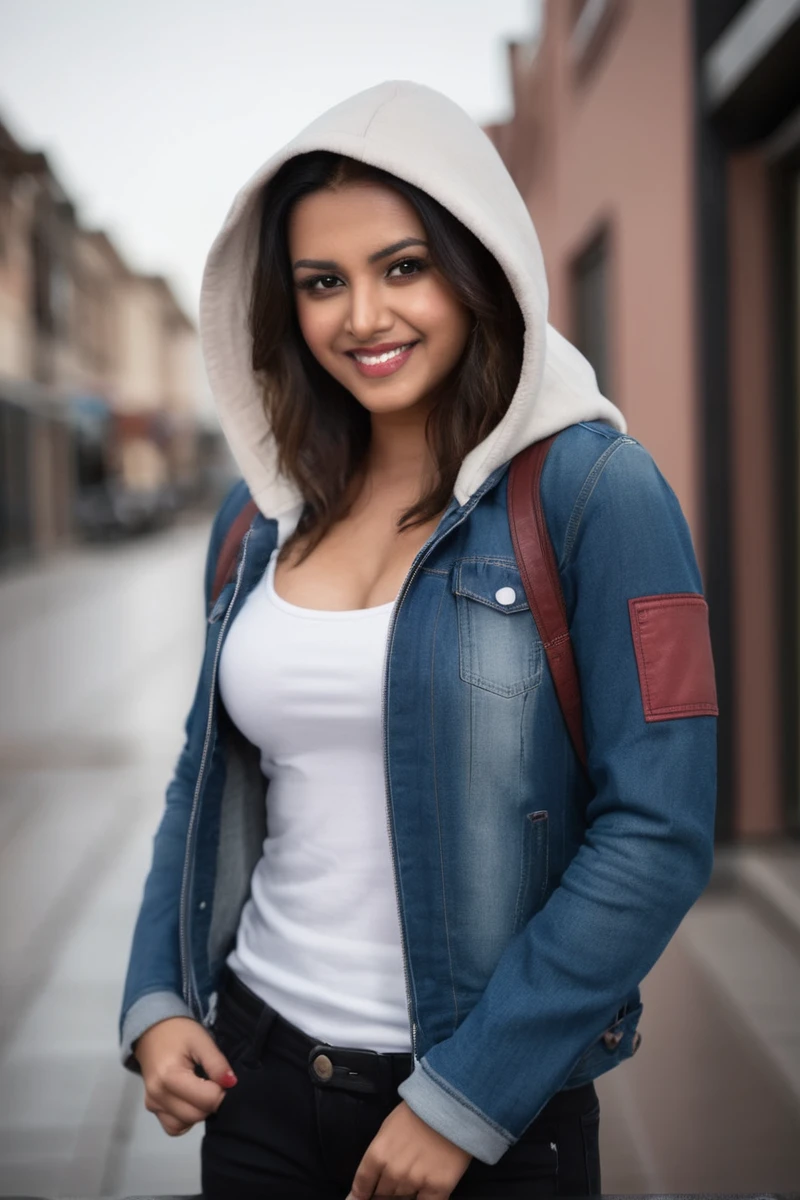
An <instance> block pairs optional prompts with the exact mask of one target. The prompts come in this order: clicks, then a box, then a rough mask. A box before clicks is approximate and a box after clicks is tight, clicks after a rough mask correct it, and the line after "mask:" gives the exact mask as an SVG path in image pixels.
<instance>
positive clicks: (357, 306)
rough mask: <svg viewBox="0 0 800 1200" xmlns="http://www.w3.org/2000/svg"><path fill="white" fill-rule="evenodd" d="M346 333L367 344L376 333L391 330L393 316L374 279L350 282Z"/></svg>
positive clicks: (384, 295) (381, 290)
mask: <svg viewBox="0 0 800 1200" xmlns="http://www.w3.org/2000/svg"><path fill="white" fill-rule="evenodd" d="M349 292H350V311H349V313H348V318H347V324H348V332H349V333H350V334H351V335H352V337H354V338H356V339H357V340H358V341H359V342H369V341H370V340H372V339H373V338H374V335H375V334H376V333H382V332H385V331H386V330H387V329H391V327H392V324H393V322H394V316H393V315H392V312H391V309H390V308H389V306H388V304H387V302H386V294H385V292H384V291H383V289H382V288H381V286H380V283H379V282H377V281H376V280H374V279H364V280H360V281H359V280H351V282H350V289H349Z"/></svg>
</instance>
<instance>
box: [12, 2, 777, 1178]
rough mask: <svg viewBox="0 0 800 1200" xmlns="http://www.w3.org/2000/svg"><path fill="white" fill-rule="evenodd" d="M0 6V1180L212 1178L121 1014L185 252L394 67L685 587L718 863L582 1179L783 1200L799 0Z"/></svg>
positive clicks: (179, 669)
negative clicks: (466, 131)
mask: <svg viewBox="0 0 800 1200" xmlns="http://www.w3.org/2000/svg"><path fill="white" fill-rule="evenodd" d="M294 7H299V6H294ZM489 9H491V12H488V11H487V10H489ZM398 21H399V24H398ZM0 27H2V34H1V35H0V681H2V687H0V1195H12V1194H21V1193H24V1194H27V1195H37V1196H43V1197H51V1196H52V1197H58V1196H85V1197H100V1196H120V1197H121V1196H125V1195H133V1194H144V1193H152V1194H155V1195H157V1194H159V1193H161V1194H166V1193H171V1192H176V1193H180V1192H183V1193H192V1192H193V1191H196V1190H197V1189H198V1187H199V1169H198V1146H199V1136H200V1135H199V1131H196V1130H195V1131H193V1132H192V1133H191V1134H189V1135H187V1136H185V1137H183V1138H180V1139H175V1140H173V1139H169V1138H167V1137H166V1136H165V1135H164V1134H163V1133H162V1132H161V1129H160V1126H159V1125H158V1123H157V1121H156V1120H155V1118H154V1117H152V1116H151V1115H150V1114H148V1113H146V1112H145V1110H144V1108H143V1105H142V1089H141V1082H140V1080H139V1079H138V1078H136V1077H134V1076H133V1075H130V1074H129V1073H127V1072H125V1071H124V1070H123V1069H122V1068H121V1066H120V1064H119V1061H118V1057H117V1049H116V1043H117V1033H116V1022H117V1015H118V1008H119V1002H120V996H121V988H122V978H123V973H124V969H125V964H126V961H127V954H128V948H129V941H130V935H131V931H132V925H133V920H134V917H135V913H136V910H137V907H138V903H139V899H140V895H141V888H142V885H143V881H144V876H145V873H146V870H147V866H148V861H149V855H150V848H151V839H152V835H153V833H154V830H155V826H156V824H157V821H158V819H159V814H160V811H161V806H162V803H163V794H164V789H165V787H166V784H167V782H168V780H169V776H170V773H171V770H172V768H173V765H174V762H175V758H176V756H177V753H178V750H179V746H180V742H181V737H182V731H183V730H182V727H183V720H184V718H185V713H186V711H187V710H188V707H189V704H190V701H191V696H192V693H193V690H194V685H195V674H196V671H197V668H198V666H199V656H200V649H201V643H202V638H203V620H204V617H203V611H202V596H201V572H202V563H203V556H204V552H205V544H206V538H207V534H208V527H209V521H210V515H211V513H212V511H213V508H214V505H215V503H216V502H217V500H218V499H219V497H220V495H221V494H222V492H223V490H224V489H225V487H226V485H227V483H228V482H229V481H230V480H231V479H232V478H234V472H235V468H234V466H233V464H232V462H231V460H230V458H229V456H228V454H227V451H226V448H225V444H224V439H223V438H222V436H221V433H220V431H219V428H218V426H217V423H216V418H215V415H214V409H213V402H212V400H211V397H210V395H209V393H208V388H207V384H206V382H205V380H204V376H203V372H202V366H201V360H200V354H199V343H198V333H197V313H196V308H197V293H198V288H199V278H200V272H201V270H202V265H203V261H204V258H205V254H206V252H207V249H208V247H209V245H210V242H211V240H212V238H213V236H214V235H215V233H216V230H217V228H218V226H219V225H220V224H221V222H222V219H223V217H224V214H225V211H226V209H227V207H228V204H229V203H230V201H231V200H232V198H233V195H234V193H235V191H236V189H237V188H238V187H239V186H240V185H241V184H242V183H243V182H244V180H245V179H246V178H247V177H248V175H249V174H250V173H251V172H252V171H253V170H254V169H255V168H256V167H257V166H258V165H259V164H260V163H261V162H262V161H263V160H264V159H265V158H266V157H267V156H268V155H269V154H271V153H273V152H274V150H276V149H277V148H278V147H279V146H280V145H282V144H283V143H284V142H285V141H286V140H288V138H289V137H291V136H292V135H293V134H294V133H295V132H297V131H298V130H299V129H300V128H301V127H302V126H303V125H304V124H306V123H307V122H308V121H309V120H310V119H311V118H312V117H313V116H314V115H316V114H317V113H318V112H320V111H322V110H323V109H324V108H327V107H329V106H330V105H332V104H334V103H336V101H337V100H339V99H341V98H344V97H345V96H347V95H349V94H351V93H353V92H355V91H357V90H359V89H360V88H362V87H367V86H370V85H371V84H373V83H376V82H378V81H380V80H382V79H386V78H409V79H415V80H417V81H419V82H423V83H428V84H430V85H432V86H434V87H438V88H440V89H441V90H443V91H445V92H447V94H449V95H451V96H452V97H453V99H455V100H456V101H458V102H459V103H460V104H462V105H463V106H464V107H465V108H466V109H467V110H468V111H469V112H470V113H471V114H472V115H473V116H474V117H475V118H476V120H478V121H479V122H480V123H481V124H482V125H483V127H484V129H485V130H486V133H487V135H488V136H489V137H490V138H491V139H492V140H493V141H494V143H495V145H496V146H497V148H498V150H499V152H500V154H501V155H502V156H503V158H504V160H505V162H506V164H507V166H508V168H509V170H510V171H511V173H512V175H513V176H514V178H515V180H516V182H517V184H518V186H519V188H520V191H521V192H522V194H523V196H524V197H525V199H526V202H527V203H528V205H529V207H530V210H531V213H532V215H533V218H534V221H535V224H536V227H537V230H538V233H539V237H540V240H541V242H542V246H543V251H544V256H545V261H546V265H547V271H548V278H549V282H550V295H551V305H550V312H551V318H550V319H551V321H552V323H553V324H554V325H555V326H556V327H557V328H558V329H560V330H561V331H562V332H563V333H564V334H566V336H568V337H569V338H570V339H571V340H573V341H574V342H575V343H576V344H577V345H578V346H579V347H580V348H581V349H582V350H583V351H584V353H585V354H586V355H587V357H588V358H589V360H590V361H591V363H592V365H593V366H594V368H595V370H596V372H597V375H598V379H599V381H600V384H601V387H602V388H603V390H604V391H605V393H606V394H607V395H609V396H610V397H611V398H612V399H613V400H614V402H615V403H616V404H618V405H619V407H620V408H621V409H622V410H623V412H624V413H625V415H626V418H627V421H628V426H629V432H630V433H631V434H632V435H633V436H635V437H637V438H638V439H639V440H641V441H642V442H643V443H644V444H645V445H646V446H647V448H648V449H649V450H650V451H651V452H652V453H653V455H654V457H655V459H656V461H657V462H658V464H659V466H660V467H661V469H662V471H663V472H664V474H665V475H666V477H667V479H668V480H669V481H670V483H671V484H672V486H673V488H674V489H675V491H676V493H677V495H678V497H679V499H680V502H681V505H682V507H683V510H684V512H685V513H686V516H687V519H688V520H689V523H690V525H691V528H692V534H693V537H694V540H695V545H696V548H697V553H698V559H699V561H700V565H701V569H702V572H703V580H704V588H705V592H706V596H707V598H708V601H709V607H710V613H711V622H712V639H713V643H714V653H715V663H716V670H717V685H718V693H719V702H720V722H719V802H718V823H717V837H718V846H717V865H716V869H715V875H714V879H713V881H712V884H711V886H710V887H709V888H708V890H707V891H706V893H705V894H704V895H703V897H702V898H701V899H700V900H699V901H698V903H697V904H696V905H695V906H694V908H693V909H692V911H691V912H690V913H689V914H688V915H687V917H686V919H685V920H684V922H683V924H682V926H681V928H680V930H679V931H678V933H677V935H676V936H675V938H674V939H673V941H672V942H671V944H670V945H669V947H668V948H667V950H666V952H665V954H664V955H663V957H662V958H661V960H660V961H659V963H658V964H657V965H656V967H655V968H654V969H653V971H652V972H651V975H650V976H649V977H648V979H647V980H646V981H645V983H644V986H643V994H644V999H645V1012H644V1016H643V1019H642V1025H641V1027H640V1028H641V1032H642V1046H641V1050H640V1051H639V1053H638V1054H637V1055H636V1056H635V1057H634V1058H633V1059H632V1060H631V1061H630V1062H628V1063H626V1064H624V1065H623V1066H622V1067H621V1068H620V1069H619V1070H616V1071H613V1072H611V1073H610V1074H609V1075H606V1076H604V1077H602V1078H601V1079H600V1080H599V1081H598V1091H599V1093H600V1096H601V1105H602V1122H601V1136H602V1141H603V1163H604V1177H603V1184H604V1190H605V1191H606V1192H623V1193H624V1192H641V1193H647V1192H651V1193H655V1192H701V1191H707V1192H755V1191H769V1190H772V1191H790V1190H795V1191H798V1190H800V738H799V737H798V733H799V732H800V484H799V483H798V478H799V477H800V472H799V471H798V463H800V437H799V436H798V427H799V426H800V420H799V419H798V414H799V413H800V349H799V347H800V337H798V333H800V70H799V69H798V63H800V0H542V2H541V3H534V2H531V3H526V2H525V0H518V2H516V0H506V2H505V3H503V2H502V0H501V2H500V3H497V4H492V5H486V4H483V3H480V2H479V0H461V2H459V3H455V2H451V0H439V2H438V3H436V4H434V5H430V4H428V5H427V6H423V5H422V4H421V3H417V0H406V3H405V4H404V6H403V14H402V19H401V20H400V19H399V18H398V13H397V12H396V11H394V10H387V12H386V13H382V14H376V13H375V11H374V9H370V10H369V12H367V11H366V9H365V6H363V5H361V4H359V3H357V2H356V0H348V2H345V0H341V2H340V3H339V4H337V5H335V6H331V5H323V4H322V3H321V2H318V0H313V2H312V0H309V3H308V4H307V5H306V6H305V7H304V11H303V13H302V21H301V20H300V16H299V15H298V14H295V13H288V12H286V11H284V6H281V5H275V6H272V5H257V4H253V3H251V2H250V0H229V2H228V3H227V4H226V5H224V6H217V7H216V9H215V10H214V11H213V12H212V11H211V10H209V11H207V12H204V13H203V14H202V15H199V14H198V12H197V11H196V9H195V8H194V7H193V6H191V5H189V4H188V2H186V0H160V3H158V4H156V2H155V0H142V2H141V3H140V4H139V5H137V6H136V8H135V9H134V8H133V7H132V6H130V7H129V6H125V7H124V8H123V6H115V5H103V4H100V3H99V2H98V0H74V2H73V3H71V4H70V5H68V6H65V5H61V4H59V3H56V2H55V0H29V2H28V3H22V2H21V0H0Z"/></svg>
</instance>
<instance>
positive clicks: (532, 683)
mask: <svg viewBox="0 0 800 1200" xmlns="http://www.w3.org/2000/svg"><path fill="white" fill-rule="evenodd" d="M453 591H454V593H455V597H456V605H457V608H458V646H459V666H460V673H461V678H462V679H463V680H464V682H465V683H470V684H472V685H473V686H474V687H479V688H483V689H484V690H486V691H489V692H494V693H495V694H496V695H498V696H507V697H509V696H518V695H520V694H521V693H522V692H526V691H530V690H531V689H532V688H535V687H536V686H537V684H538V683H539V681H540V679H541V676H542V655H543V648H542V643H541V639H540V637H539V634H538V631H537V629H536V624H535V622H534V620H533V617H532V616H531V612H530V609H529V607H528V601H527V598H526V596H525V589H524V588H523V586H522V577H521V576H520V573H519V568H518V567H517V564H516V562H515V560H514V559H506V558H464V559H460V560H459V561H458V562H457V563H456V564H455V567H454V571H453Z"/></svg>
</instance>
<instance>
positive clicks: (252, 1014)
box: [220, 967, 414, 1098]
mask: <svg viewBox="0 0 800 1200" xmlns="http://www.w3.org/2000/svg"><path fill="white" fill-rule="evenodd" d="M220 992H221V994H222V995H223V996H224V997H225V999H226V1000H227V1001H229V1002H230V1003H232V1004H233V1005H234V1007H235V1008H237V1009H239V1011H240V1012H241V1013H243V1014H245V1015H246V1016H247V1017H248V1018H249V1020H250V1021H251V1022H252V1023H253V1026H254V1035H255V1036H254V1043H255V1044H253V1045H252V1046H251V1047H250V1050H249V1052H248V1057H249V1056H250V1055H254V1056H255V1057H260V1055H261V1054H262V1053H263V1051H264V1049H265V1047H266V1046H267V1045H268V1046H269V1047H270V1049H272V1050H275V1051H276V1052H278V1053H280V1054H282V1055H283V1056H284V1057H287V1058H290V1059H291V1060H292V1061H293V1062H294V1063H295V1064H296V1065H298V1066H302V1067H303V1068H304V1069H305V1070H306V1071H307V1072H308V1076H309V1079H310V1080H311V1082H312V1083H313V1084H315V1085H316V1086H317V1087H321V1088H326V1089H331V1090H340V1091H347V1092H360V1093H361V1094H362V1095H373V1096H376V1095H377V1096H384V1097H387V1098H388V1097H390V1096H391V1095H392V1094H393V1093H394V1092H395V1091H396V1089H397V1088H398V1087H399V1086H400V1084H401V1083H402V1082H403V1080H404V1079H407V1078H408V1076H409V1075H410V1074H411V1071H412V1069H413V1066H414V1060H413V1058H412V1056H411V1055H410V1054H379V1053H378V1052H377V1051H376V1050H360V1049H356V1048H354V1047H351V1046H331V1045H329V1044H328V1043H327V1042H320V1041H318V1040H317V1039H316V1038H312V1037H309V1036H308V1034H306V1033H303V1031H302V1030H301V1029H298V1028H297V1026H296V1025H293V1024H292V1023H291V1021H287V1020H286V1018H285V1017H282V1016H281V1015H280V1014H279V1013H277V1012H276V1011H275V1009H274V1008H271V1007H270V1005H268V1004H265V1003H264V1001H263V1000H261V999H260V997H258V996H256V994H255V993H254V992H252V991H251V990H250V988H249V987H247V986H246V984H244V983H242V981H241V979H239V977H238V976H237V975H235V974H234V973H233V971H231V970H229V969H228V968H227V967H226V968H225V970H224V973H223V978H222V980H221V982H220Z"/></svg>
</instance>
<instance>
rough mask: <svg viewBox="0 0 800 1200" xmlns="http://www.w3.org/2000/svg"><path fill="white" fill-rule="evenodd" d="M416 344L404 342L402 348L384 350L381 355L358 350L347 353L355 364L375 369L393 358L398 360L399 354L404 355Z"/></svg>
mask: <svg viewBox="0 0 800 1200" xmlns="http://www.w3.org/2000/svg"><path fill="white" fill-rule="evenodd" d="M416 344H417V343H416V342H405V343H404V344H403V345H402V346H395V348H394V349H393V350H386V351H384V353H383V354H366V353H364V352H360V351H358V350H348V351H347V353H348V354H349V355H350V356H351V358H354V359H355V360H356V362H359V363H362V364H363V365H364V366H365V367H377V366H379V365H380V364H381V363H386V362H391V361H392V359H394V358H399V357H400V355H401V354H405V353H406V351H407V350H410V349H411V347H412V346H416Z"/></svg>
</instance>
